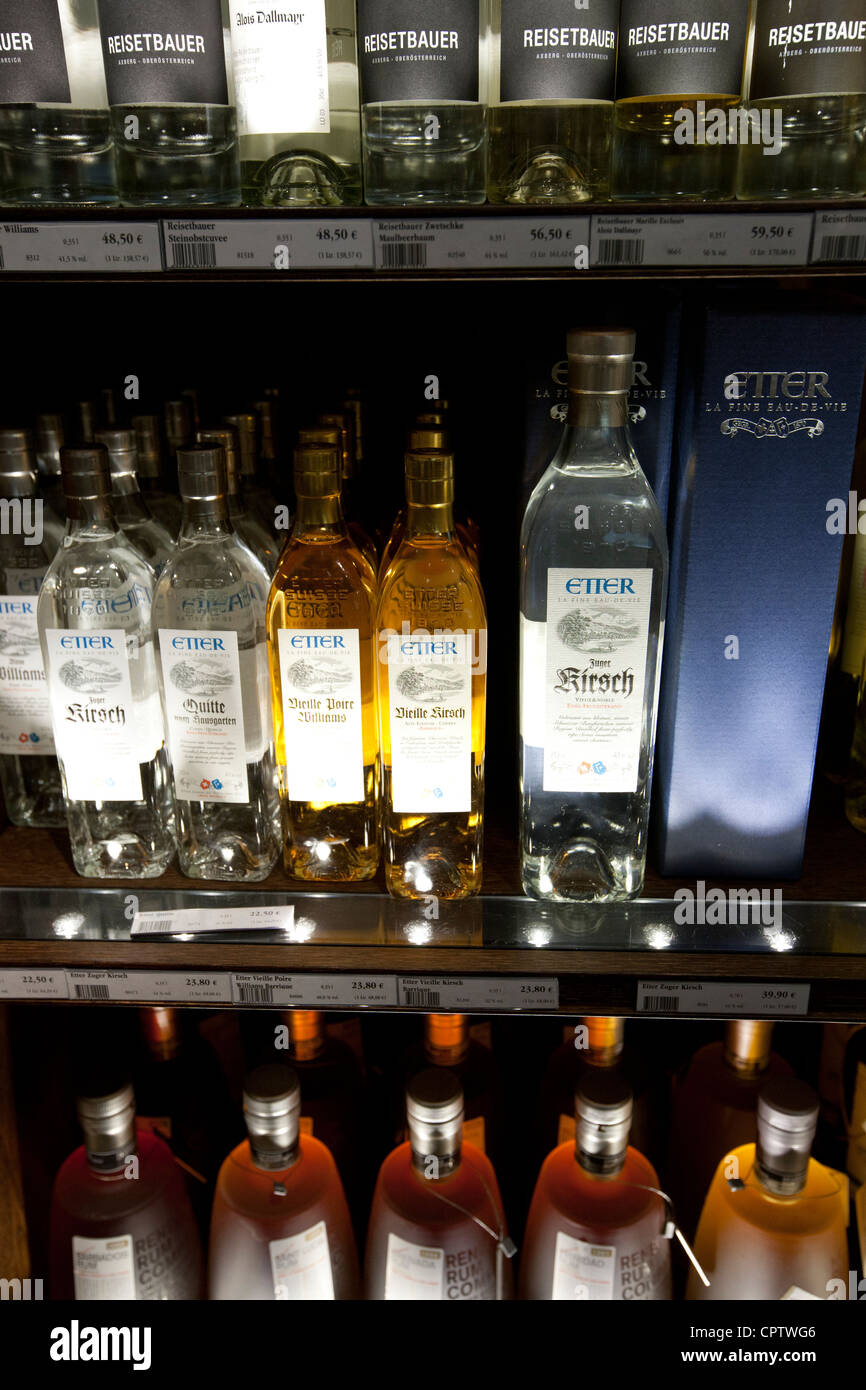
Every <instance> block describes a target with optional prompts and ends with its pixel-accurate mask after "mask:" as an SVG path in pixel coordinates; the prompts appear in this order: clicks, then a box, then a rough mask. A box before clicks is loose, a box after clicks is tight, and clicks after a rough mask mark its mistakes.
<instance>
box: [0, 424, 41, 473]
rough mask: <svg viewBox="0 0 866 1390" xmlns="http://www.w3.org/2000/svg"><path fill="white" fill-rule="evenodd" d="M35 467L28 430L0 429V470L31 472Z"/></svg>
mask: <svg viewBox="0 0 866 1390" xmlns="http://www.w3.org/2000/svg"><path fill="white" fill-rule="evenodd" d="M35 467H36V464H35V459H34V452H33V435H32V434H31V432H30V430H3V429H0V470H2V472H4V473H32V472H33V470H34V468H35Z"/></svg>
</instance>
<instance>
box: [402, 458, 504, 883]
mask: <svg viewBox="0 0 866 1390" xmlns="http://www.w3.org/2000/svg"><path fill="white" fill-rule="evenodd" d="M406 501H407V503H408V518H407V530H406V537H405V539H404V540H403V542H402V544H401V545H400V548H399V550H398V551H397V554H396V555H395V557H394V560H393V562H392V564H391V566H390V568H389V569H388V572H387V574H386V575H385V577H384V580H383V582H382V588H381V590H380V593H379V607H378V613H377V617H376V627H377V644H378V649H379V662H378V669H379V724H380V730H381V734H380V747H381V757H382V777H383V784H382V804H383V829H384V855H385V881H386V883H387V885H388V890H389V892H391V893H392V894H393V895H394V896H395V897H398V898H418V897H426V896H427V895H428V894H433V895H435V896H436V897H438V898H465V897H468V896H470V895H472V894H474V893H478V892H480V889H481V872H482V854H481V848H482V832H483V817H484V738H485V719H486V712H487V613H486V607H485V603H484V595H483V593H482V591H481V585H480V583H479V581H478V575H477V574H476V572H475V570H474V568H473V566H472V563H471V561H470V559H469V556H468V555H467V554H466V551H465V549H464V547H463V545H462V544H461V541H460V538H459V536H458V534H457V531H456V528H455V525H454V514H453V502H454V456H453V454H450V453H447V452H445V451H444V450H437V451H434V450H427V451H423V452H422V451H418V452H409V453H407V455H406Z"/></svg>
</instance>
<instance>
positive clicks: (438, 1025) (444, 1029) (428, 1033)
mask: <svg viewBox="0 0 866 1390" xmlns="http://www.w3.org/2000/svg"><path fill="white" fill-rule="evenodd" d="M426 1067H447V1069H448V1070H449V1071H451V1072H453V1073H454V1075H455V1076H456V1077H457V1080H458V1081H459V1082H460V1085H461V1088H462V1090H463V1138H464V1140H465V1141H468V1142H469V1143H470V1144H474V1145H475V1147H476V1148H477V1149H480V1150H481V1152H482V1153H485V1154H487V1157H488V1158H489V1159H490V1160H491V1162H492V1163H493V1164H494V1165H495V1164H496V1162H497V1156H498V1149H499V1146H500V1145H501V1142H502V1131H503V1125H504V1119H503V1094H502V1078H501V1076H500V1074H499V1067H498V1066H497V1063H496V1058H495V1057H494V1055H493V1052H492V1051H491V1049H490V1048H489V1047H485V1045H484V1044H483V1043H481V1042H479V1041H478V1040H477V1039H476V1038H473V1037H472V1034H471V1032H470V1027H469V1015H468V1014H425V1015H424V1037H423V1040H422V1041H421V1042H420V1043H419V1044H416V1045H414V1046H412V1047H411V1048H410V1049H409V1051H408V1053H407V1056H406V1063H405V1076H406V1081H407V1083H410V1082H411V1081H412V1078H413V1077H414V1076H417V1074H418V1073H419V1072H421V1071H423V1070H424V1069H425V1068H426ZM398 1133H399V1139H400V1140H402V1139H404V1138H405V1137H406V1134H405V1119H404V1117H403V1116H402V1115H401V1116H400V1122H399V1130H398Z"/></svg>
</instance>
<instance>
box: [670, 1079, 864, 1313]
mask: <svg viewBox="0 0 866 1390" xmlns="http://www.w3.org/2000/svg"><path fill="white" fill-rule="evenodd" d="M817 1122H818V1097H817V1096H816V1095H815V1093H814V1091H813V1090H812V1089H811V1087H809V1086H806V1085H805V1084H804V1083H803V1082H802V1081H797V1080H796V1079H795V1078H793V1077H777V1078H776V1079H775V1080H773V1081H769V1082H767V1084H766V1086H764V1088H763V1089H762V1091H761V1094H760V1096H759V1098H758V1132H757V1140H756V1142H755V1143H752V1144H742V1145H740V1147H738V1148H736V1149H734V1150H733V1152H732V1153H730V1154H727V1155H726V1156H725V1157H724V1158H723V1159H722V1161H721V1162H720V1164H719V1166H718V1168H717V1169H716V1172H715V1176H714V1178H713V1180H712V1183H711V1184H710V1188H709V1191H708V1193H707V1199H706V1201H705V1203H704V1208H703V1211H702V1212H701V1219H700V1222H699V1223H698V1233H697V1236H696V1238H695V1255H696V1257H697V1259H698V1261H699V1262H700V1264H701V1266H702V1268H703V1270H704V1272H705V1274H706V1276H707V1278H708V1279H709V1281H710V1283H709V1288H706V1287H705V1286H704V1285H703V1283H702V1282H701V1281H700V1280H699V1279H698V1277H697V1275H696V1274H695V1273H694V1271H691V1272H690V1273H689V1281H688V1285H687V1289H686V1298H687V1299H691V1300H701V1301H707V1300H712V1301H718V1300H734V1299H735V1300H737V1301H739V1300H741V1299H744V1300H748V1301H770V1300H775V1299H779V1298H782V1297H783V1295H784V1294H785V1293H786V1292H787V1291H788V1290H789V1289H791V1288H792V1287H793V1288H797V1289H801V1290H803V1291H804V1292H805V1293H807V1294H813V1295H814V1296H815V1297H816V1298H822V1299H825V1298H827V1296H828V1294H829V1293H830V1292H831V1289H832V1285H831V1281H833V1280H839V1281H841V1287H842V1288H843V1289H845V1290H846V1291H847V1288H848V1267H849V1257H848V1237H847V1229H846V1228H847V1224H848V1192H847V1183H846V1182H845V1181H844V1179H842V1178H841V1177H840V1175H839V1174H837V1173H834V1172H833V1170H832V1169H830V1168H825V1167H824V1165H823V1164H821V1163H818V1162H817V1160H816V1159H814V1158H812V1157H811V1148H812V1141H813V1139H814V1137H815V1128H816V1125H817Z"/></svg>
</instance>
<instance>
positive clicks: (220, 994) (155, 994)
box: [66, 970, 232, 1004]
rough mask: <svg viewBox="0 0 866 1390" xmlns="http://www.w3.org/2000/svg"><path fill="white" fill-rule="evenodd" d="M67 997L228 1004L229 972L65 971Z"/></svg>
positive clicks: (143, 1001) (95, 1001)
mask: <svg viewBox="0 0 866 1390" xmlns="http://www.w3.org/2000/svg"><path fill="white" fill-rule="evenodd" d="M66 981H67V989H68V998H70V999H79V1000H85V1001H87V1002H89V1003H111V1002H114V1001H122V1002H123V1003H127V1004H129V1003H136V1004H151V1003H153V1004H157V1003H163V1002H165V1003H172V1004H193V1003H207V1004H230V1003H231V1002H232V990H231V977H230V975H229V974H228V973H222V972H220V971H218V970H217V971H214V972H212V973H208V972H206V971H201V970H198V971H184V970H67V971H66Z"/></svg>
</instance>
